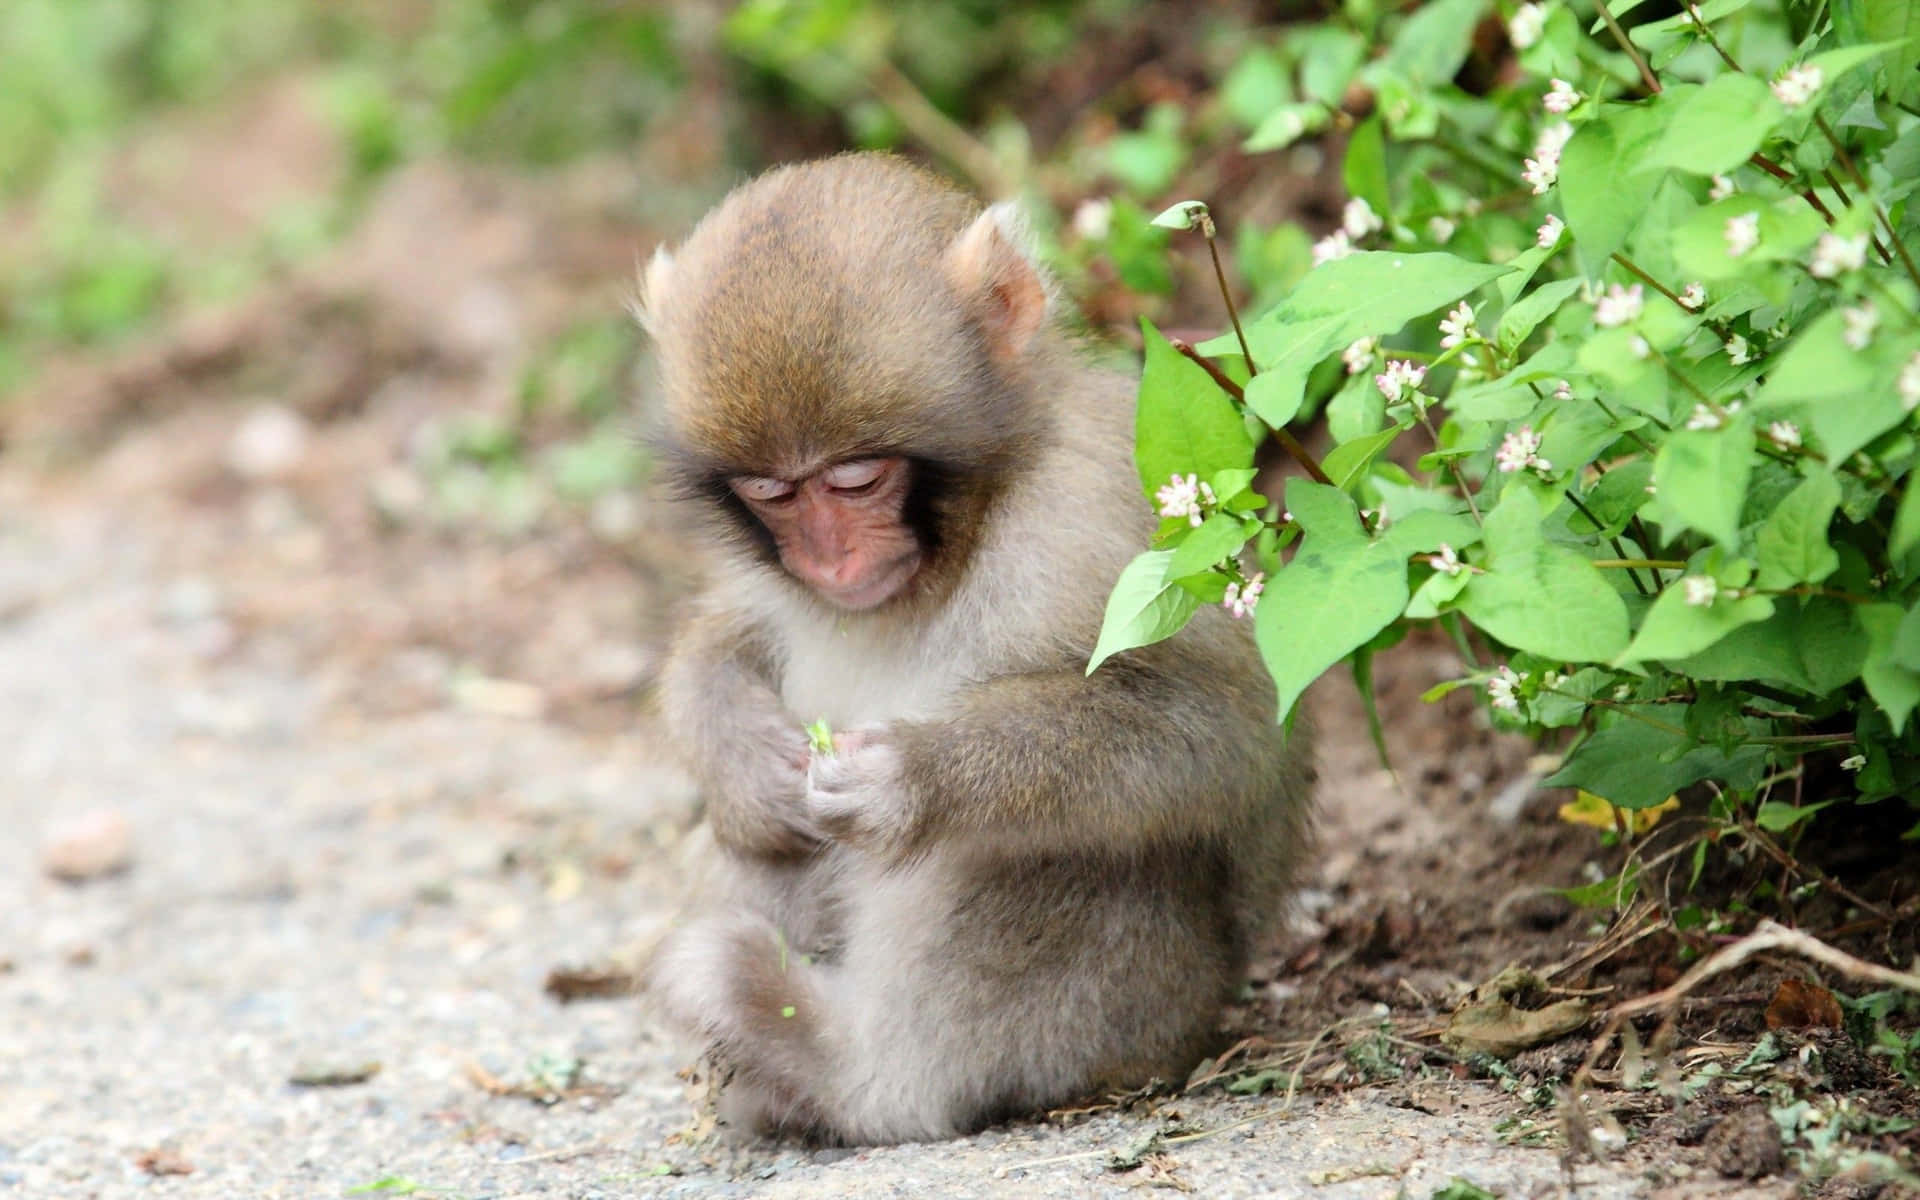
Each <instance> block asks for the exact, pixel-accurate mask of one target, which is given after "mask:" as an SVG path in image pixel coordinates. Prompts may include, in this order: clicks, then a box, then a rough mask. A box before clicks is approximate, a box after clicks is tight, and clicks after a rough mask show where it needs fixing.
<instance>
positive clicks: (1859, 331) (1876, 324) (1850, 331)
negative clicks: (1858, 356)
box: [1840, 300, 1880, 350]
mask: <svg viewBox="0 0 1920 1200" xmlns="http://www.w3.org/2000/svg"><path fill="white" fill-rule="evenodd" d="M1840 323H1841V324H1842V325H1844V326H1845V327H1846V328H1845V331H1844V332H1842V333H1841V335H1840V338H1841V340H1842V341H1844V342H1846V343H1847V346H1848V348H1850V349H1853V350H1865V349H1866V348H1867V345H1868V343H1870V342H1872V341H1873V331H1874V330H1876V329H1878V328H1880V310H1879V309H1877V308H1875V307H1874V306H1873V301H1871V300H1866V301H1862V302H1861V303H1860V304H1857V305H1855V306H1854V307H1852V308H1843V309H1841V310H1840Z"/></svg>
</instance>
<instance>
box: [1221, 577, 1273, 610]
mask: <svg viewBox="0 0 1920 1200" xmlns="http://www.w3.org/2000/svg"><path fill="white" fill-rule="evenodd" d="M1266 586H1267V576H1266V573H1265V572H1264V571H1256V572H1254V576H1253V578H1252V579H1249V580H1247V582H1246V584H1245V585H1244V586H1243V585H1241V584H1240V583H1239V582H1238V581H1235V582H1233V583H1229V584H1228V585H1227V594H1226V596H1225V597H1223V598H1222V599H1221V601H1220V607H1222V608H1224V609H1226V610H1227V611H1228V612H1230V613H1232V614H1233V615H1234V616H1235V617H1247V616H1252V615H1253V609H1254V606H1255V605H1257V604H1259V603H1260V593H1261V592H1262V591H1265V590H1266Z"/></svg>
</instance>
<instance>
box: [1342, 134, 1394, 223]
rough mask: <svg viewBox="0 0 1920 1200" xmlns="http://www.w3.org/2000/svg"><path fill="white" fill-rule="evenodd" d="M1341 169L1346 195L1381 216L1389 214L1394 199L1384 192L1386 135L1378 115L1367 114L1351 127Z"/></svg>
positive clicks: (1385, 181) (1383, 217)
mask: <svg viewBox="0 0 1920 1200" xmlns="http://www.w3.org/2000/svg"><path fill="white" fill-rule="evenodd" d="M1342 173H1343V175H1344V176H1345V177H1346V184H1347V195H1349V196H1358V197H1360V198H1361V199H1362V200H1365V201H1366V202H1367V203H1368V204H1370V205H1372V206H1373V211H1374V212H1376V213H1379V214H1380V216H1381V218H1382V219H1385V218H1386V217H1388V216H1391V215H1392V213H1393V199H1392V197H1391V196H1390V195H1389V194H1388V192H1387V139H1386V135H1385V134H1384V133H1383V132H1382V131H1381V128H1380V119H1379V118H1378V117H1368V118H1367V119H1366V120H1364V121H1362V122H1360V124H1359V125H1358V126H1356V127H1355V128H1354V131H1353V136H1352V137H1350V138H1348V139H1347V158H1346V162H1345V164H1344V166H1343V168H1342Z"/></svg>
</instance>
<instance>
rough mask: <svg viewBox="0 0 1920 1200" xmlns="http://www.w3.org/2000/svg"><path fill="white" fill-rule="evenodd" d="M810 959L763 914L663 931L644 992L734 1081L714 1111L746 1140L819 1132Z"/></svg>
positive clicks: (826, 1072)
mask: <svg viewBox="0 0 1920 1200" xmlns="http://www.w3.org/2000/svg"><path fill="white" fill-rule="evenodd" d="M820 969H821V968H818V967H816V966H815V965H814V964H813V963H812V961H811V960H810V958H809V956H807V955H805V954H803V953H801V952H799V951H797V950H795V949H794V948H793V947H791V946H790V945H789V944H788V940H787V938H786V936H785V935H784V934H782V933H781V932H780V930H779V929H778V928H776V927H775V926H774V925H772V924H771V923H770V922H768V921H766V920H765V919H764V918H763V917H759V916H752V915H743V914H729V915H720V916H710V917H703V918H700V919H697V920H694V921H691V922H688V923H687V924H685V925H682V926H681V927H680V928H678V929H676V930H674V931H673V932H672V933H670V934H668V935H667V937H666V938H665V940H663V941H662V942H661V944H660V946H659V948H658V949H657V950H655V952H654V955H653V958H652V960H651V962H650V963H649V965H648V969H647V987H648V991H649V992H650V993H651V995H652V996H653V998H654V1002H655V1003H656V1004H657V1005H658V1006H659V1008H660V1010H661V1012H662V1014H663V1015H664V1016H665V1017H666V1018H667V1020H668V1021H670V1022H671V1023H672V1024H674V1025H676V1026H678V1027H679V1028H681V1029H683V1030H686V1031H688V1032H691V1033H693V1034H695V1035H696V1036H698V1037H701V1038H704V1039H706V1040H707V1042H708V1044H709V1046H710V1047H711V1049H712V1051H713V1053H714V1054H715V1055H716V1057H718V1058H719V1059H720V1060H721V1061H722V1062H724V1063H725V1064H726V1065H727V1066H728V1067H730V1068H732V1070H733V1072H734V1077H733V1080H732V1082H731V1083H730V1084H729V1085H728V1087H727V1090H726V1091H725V1092H724V1093H723V1094H722V1097H721V1104H720V1107H721V1115H722V1117H723V1118H725V1119H726V1120H727V1122H728V1123H729V1124H730V1125H733V1126H735V1127H736V1128H739V1129H741V1130H743V1131H745V1132H747V1133H750V1134H763V1133H778V1132H795V1133H815V1132H826V1131H825V1130H824V1129H822V1122H821V1120H820V1118H819V1115H818V1107H817V1104H816V1102H815V1091H816V1090H817V1088H818V1085H819V1081H821V1080H822V1079H825V1078H828V1077H830V1076H831V1074H832V1070H831V1066H830V1064H829V1063H828V1061H827V1059H826V1054H825V1049H824V1042H823V1040H822V1039H821V1037H820V1035H819V1028H818V1026H819V1021H820V1009H821V1004H820V988H819V985H818V980H817V975H818V973H819V971H820Z"/></svg>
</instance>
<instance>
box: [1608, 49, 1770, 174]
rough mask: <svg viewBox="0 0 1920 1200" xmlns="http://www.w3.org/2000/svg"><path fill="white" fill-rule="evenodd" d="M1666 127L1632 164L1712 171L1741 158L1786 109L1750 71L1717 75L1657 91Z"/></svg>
mask: <svg viewBox="0 0 1920 1200" xmlns="http://www.w3.org/2000/svg"><path fill="white" fill-rule="evenodd" d="M1658 108H1659V111H1660V112H1662V113H1663V114H1665V116H1666V128H1665V129H1664V131H1663V132H1662V133H1661V134H1660V137H1659V139H1658V140H1657V141H1655V142H1654V143H1653V145H1652V146H1651V147H1649V148H1648V150H1647V152H1646V154H1645V155H1644V156H1643V157H1642V158H1641V159H1640V162H1639V166H1638V169H1639V170H1641V171H1651V170H1656V169H1661V168H1671V169H1674V170H1680V171H1685V172H1687V173H1688V174H1692V175H1716V174H1720V173H1722V172H1726V171H1731V170H1733V169H1734V168H1735V167H1737V166H1739V165H1740V164H1741V163H1744V162H1746V161H1747V159H1748V157H1750V156H1751V155H1752V154H1753V152H1754V151H1755V150H1758V149H1759V148H1760V144H1761V143H1762V142H1764V141H1765V140H1766V138H1767V134H1768V133H1769V132H1770V131H1771V130H1772V129H1773V126H1774V123H1775V122H1776V121H1778V120H1779V119H1780V118H1781V117H1782V116H1784V115H1786V110H1785V109H1784V108H1782V107H1781V106H1780V102H1779V101H1778V100H1776V99H1774V98H1773V92H1772V91H1771V90H1770V89H1769V88H1768V87H1767V85H1766V84H1765V83H1762V82H1761V81H1760V80H1759V79H1757V78H1755V77H1754V76H1752V75H1734V74H1728V75H1721V76H1719V77H1717V78H1716V79H1714V80H1713V82H1711V83H1709V84H1707V85H1706V86H1705V87H1698V88H1696V87H1684V86H1683V87H1673V88H1669V89H1667V91H1665V92H1663V93H1662V94H1661V96H1660V103H1659V106H1658Z"/></svg>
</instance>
